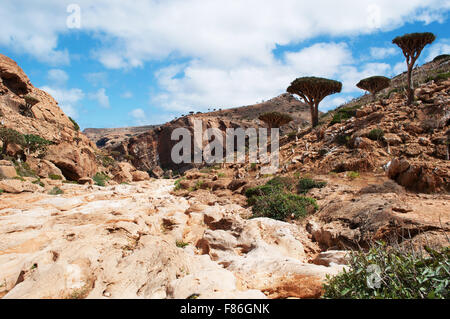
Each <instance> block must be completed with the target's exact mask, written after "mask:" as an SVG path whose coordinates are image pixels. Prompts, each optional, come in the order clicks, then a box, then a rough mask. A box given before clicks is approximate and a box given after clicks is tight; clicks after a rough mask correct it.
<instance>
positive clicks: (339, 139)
mask: <svg viewBox="0 0 450 319" xmlns="http://www.w3.org/2000/svg"><path fill="white" fill-rule="evenodd" d="M350 138H351V137H350V135H347V134H339V135H336V137H335V138H334V141H335V142H336V143H338V144H339V145H347V144H348V142H349V141H350Z"/></svg>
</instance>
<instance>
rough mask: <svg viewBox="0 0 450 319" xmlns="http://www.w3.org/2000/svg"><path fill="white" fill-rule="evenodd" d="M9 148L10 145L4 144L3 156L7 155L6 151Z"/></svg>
mask: <svg viewBox="0 0 450 319" xmlns="http://www.w3.org/2000/svg"><path fill="white" fill-rule="evenodd" d="M7 148H8V143H6V142H3V147H2V155H6V149H7Z"/></svg>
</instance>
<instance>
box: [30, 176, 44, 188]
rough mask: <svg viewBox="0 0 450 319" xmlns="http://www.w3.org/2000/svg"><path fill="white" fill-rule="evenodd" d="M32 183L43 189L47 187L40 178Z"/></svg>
mask: <svg viewBox="0 0 450 319" xmlns="http://www.w3.org/2000/svg"><path fill="white" fill-rule="evenodd" d="M32 183H33V184H35V185H39V186H41V187H45V185H44V183H42V182H41V179H40V178H38V179H37V180H35V181H33V182H32Z"/></svg>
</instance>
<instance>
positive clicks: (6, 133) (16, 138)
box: [0, 127, 26, 155]
mask: <svg viewBox="0 0 450 319" xmlns="http://www.w3.org/2000/svg"><path fill="white" fill-rule="evenodd" d="M0 141H2V142H3V149H2V154H3V155H6V149H7V147H8V145H9V144H17V145H20V146H24V145H25V143H26V141H25V137H24V135H23V134H22V133H20V132H18V131H16V130H14V129H11V128H6V127H0Z"/></svg>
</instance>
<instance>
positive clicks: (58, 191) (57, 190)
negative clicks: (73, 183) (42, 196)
mask: <svg viewBox="0 0 450 319" xmlns="http://www.w3.org/2000/svg"><path fill="white" fill-rule="evenodd" d="M48 193H49V195H61V194H64V191H63V190H62V189H61V188H59V187H57V186H55V187H53V188H52V190H50V191H49V192H48Z"/></svg>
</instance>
